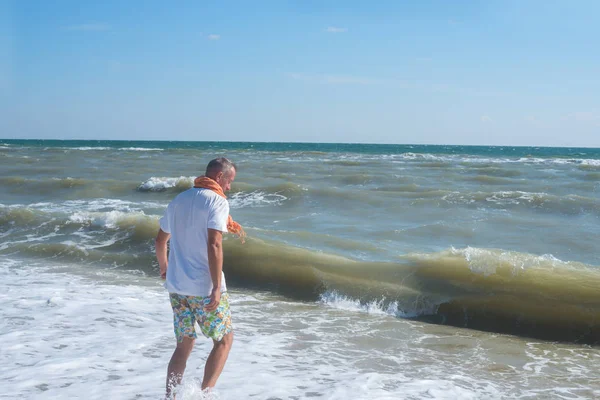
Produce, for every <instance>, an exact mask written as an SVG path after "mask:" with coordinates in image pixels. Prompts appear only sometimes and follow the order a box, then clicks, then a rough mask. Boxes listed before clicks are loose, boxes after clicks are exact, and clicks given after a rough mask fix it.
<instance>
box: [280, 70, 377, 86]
mask: <svg viewBox="0 0 600 400" xmlns="http://www.w3.org/2000/svg"><path fill="white" fill-rule="evenodd" d="M288 76H289V77H290V78H292V79H294V80H298V81H305V82H313V83H321V84H327V85H377V84H381V83H386V80H384V79H378V78H370V77H364V76H352V75H306V74H298V73H291V74H288Z"/></svg>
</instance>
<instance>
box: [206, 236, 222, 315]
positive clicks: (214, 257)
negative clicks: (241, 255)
mask: <svg viewBox="0 0 600 400" xmlns="http://www.w3.org/2000/svg"><path fill="white" fill-rule="evenodd" d="M207 246H208V248H207V250H208V267H209V269H210V279H211V280H212V284H213V289H212V292H211V293H210V303H209V304H208V305H207V306H206V309H207V310H208V311H213V310H216V309H217V307H218V306H219V302H220V301H221V277H222V276H223V232H221V231H219V230H216V229H210V228H209V229H208V244H207Z"/></svg>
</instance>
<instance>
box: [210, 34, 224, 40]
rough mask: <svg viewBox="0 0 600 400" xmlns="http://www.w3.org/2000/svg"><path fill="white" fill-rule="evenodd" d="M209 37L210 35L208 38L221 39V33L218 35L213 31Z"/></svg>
mask: <svg viewBox="0 0 600 400" xmlns="http://www.w3.org/2000/svg"><path fill="white" fill-rule="evenodd" d="M207 37H208V40H219V39H221V35H217V34H216V33H211V34H210V35H208V36H207Z"/></svg>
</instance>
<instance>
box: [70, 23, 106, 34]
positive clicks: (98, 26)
mask: <svg viewBox="0 0 600 400" xmlns="http://www.w3.org/2000/svg"><path fill="white" fill-rule="evenodd" d="M63 29H64V30H66V31H80V32H99V31H109V30H111V26H110V25H108V24H104V23H94V24H81V25H70V26H65V27H64V28H63Z"/></svg>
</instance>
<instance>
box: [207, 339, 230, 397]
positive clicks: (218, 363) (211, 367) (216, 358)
mask: <svg viewBox="0 0 600 400" xmlns="http://www.w3.org/2000/svg"><path fill="white" fill-rule="evenodd" d="M213 343H214V345H213V349H212V351H211V352H210V355H209V356H208V359H207V360H206V365H205V366H204V380H203V381H202V390H204V389H206V388H212V387H214V386H215V385H216V384H217V379H219V376H220V375H221V372H222V371H223V367H224V366H225V361H227V356H229V350H231V345H232V344H233V332H229V333H228V334H227V335H225V336H223V339H221V341H220V342H217V341H216V340H213Z"/></svg>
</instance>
